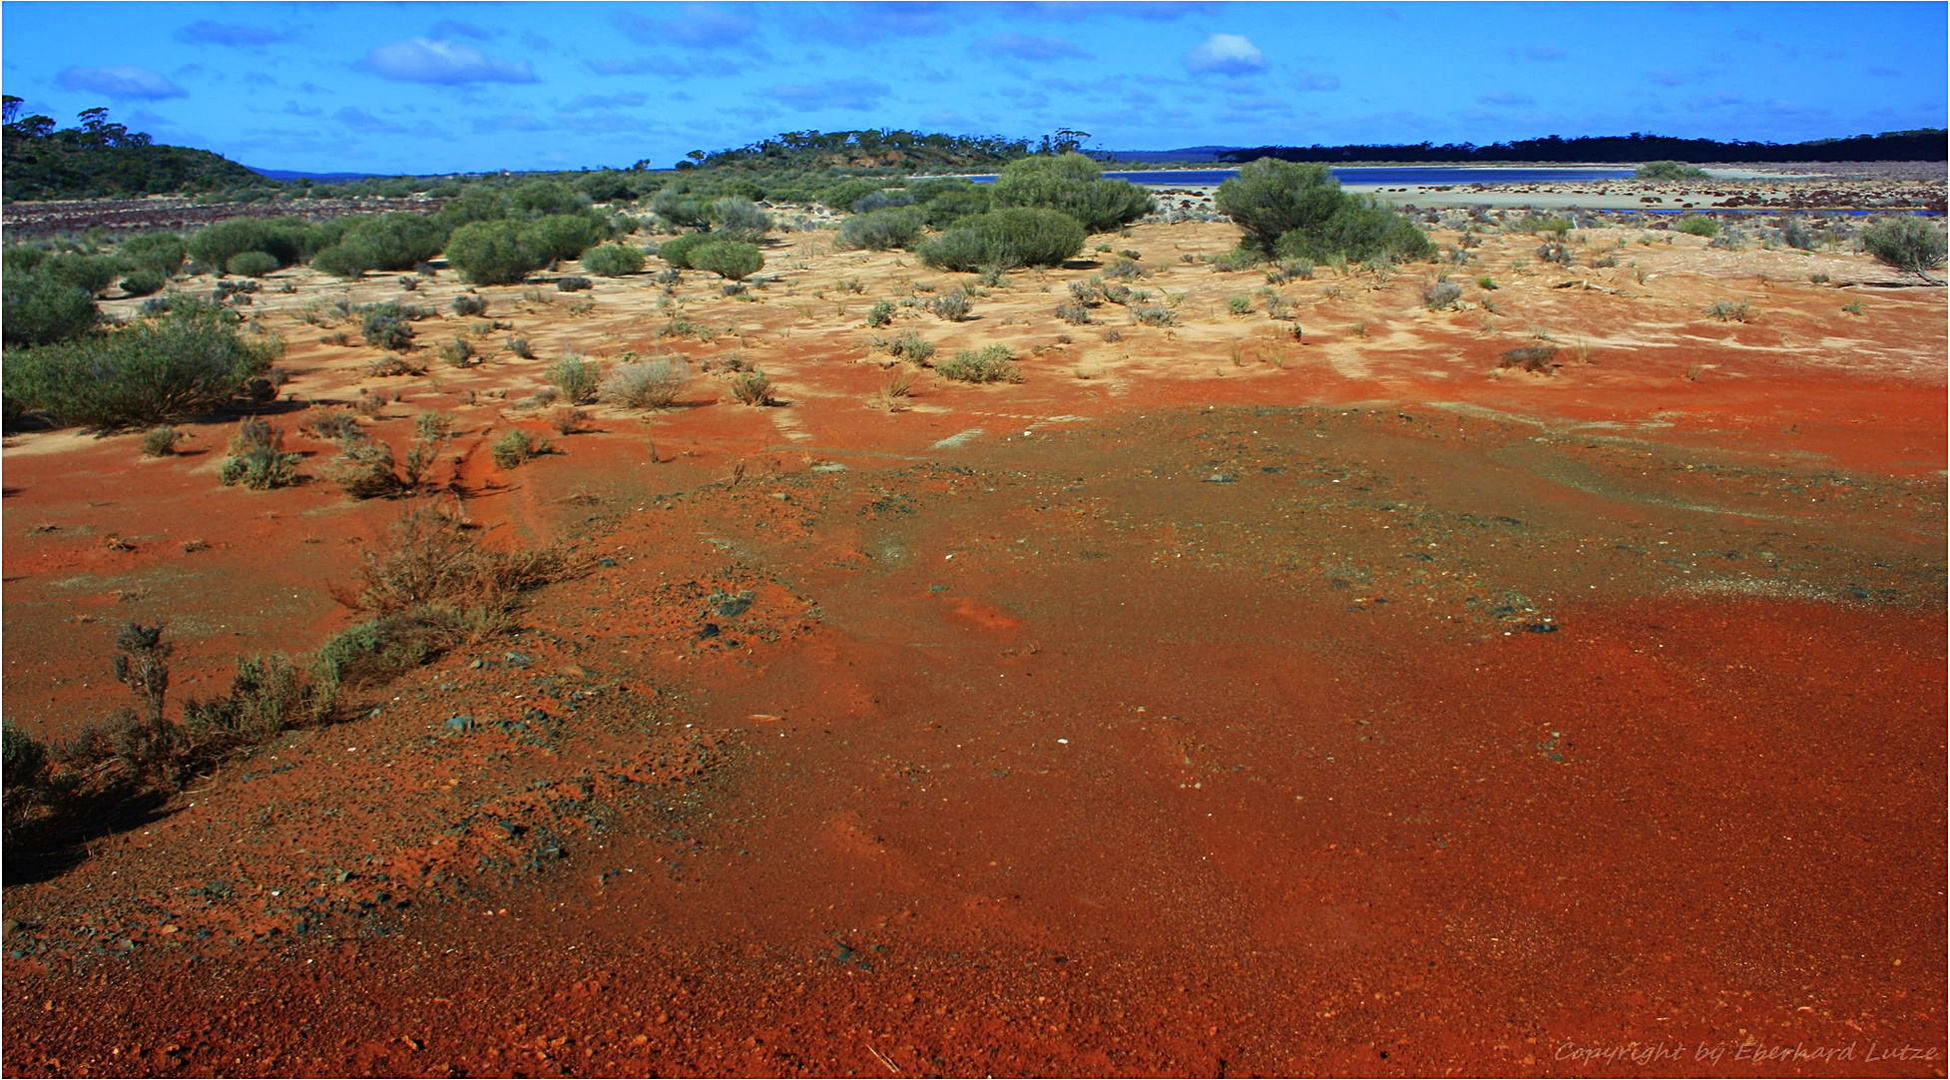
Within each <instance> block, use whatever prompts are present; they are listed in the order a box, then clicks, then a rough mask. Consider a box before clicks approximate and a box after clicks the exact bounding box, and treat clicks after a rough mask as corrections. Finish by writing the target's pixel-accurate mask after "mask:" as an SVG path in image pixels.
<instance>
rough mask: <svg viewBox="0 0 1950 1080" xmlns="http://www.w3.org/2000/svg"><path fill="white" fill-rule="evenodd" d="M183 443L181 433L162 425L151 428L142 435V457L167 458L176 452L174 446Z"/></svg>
mask: <svg viewBox="0 0 1950 1080" xmlns="http://www.w3.org/2000/svg"><path fill="white" fill-rule="evenodd" d="M182 441H183V433H182V432H180V431H178V430H176V429H175V428H173V427H170V426H169V425H168V424H164V425H162V426H161V427H152V428H150V429H149V430H148V431H145V432H143V433H142V456H143V457H168V456H169V455H171V454H174V453H175V452H176V444H177V443H179V442H182Z"/></svg>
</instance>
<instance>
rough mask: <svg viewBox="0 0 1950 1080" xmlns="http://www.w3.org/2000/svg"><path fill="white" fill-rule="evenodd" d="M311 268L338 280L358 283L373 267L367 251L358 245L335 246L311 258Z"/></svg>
mask: <svg viewBox="0 0 1950 1080" xmlns="http://www.w3.org/2000/svg"><path fill="white" fill-rule="evenodd" d="M311 267H312V269H314V270H317V271H319V272H320V273H325V274H330V275H332V276H333V277H336V278H344V279H346V280H348V281H357V280H358V279H359V278H360V277H362V276H363V275H364V274H365V272H366V271H367V270H370V269H372V265H371V264H370V263H369V262H367V253H366V251H365V250H364V249H363V248H361V247H359V246H358V245H356V244H334V245H332V246H331V247H328V248H326V249H324V250H323V251H320V252H318V253H317V254H315V255H313V256H312V257H311Z"/></svg>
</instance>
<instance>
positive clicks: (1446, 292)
mask: <svg viewBox="0 0 1950 1080" xmlns="http://www.w3.org/2000/svg"><path fill="white" fill-rule="evenodd" d="M1461 299H1462V286H1460V285H1458V284H1456V283H1455V282H1453V281H1431V282H1429V283H1427V284H1425V285H1423V286H1422V303H1424V304H1426V305H1427V306H1428V309H1429V310H1430V311H1442V310H1444V309H1453V308H1454V307H1455V306H1456V303H1457V301H1459V300H1461Z"/></svg>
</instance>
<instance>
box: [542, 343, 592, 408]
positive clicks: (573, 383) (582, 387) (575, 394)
mask: <svg viewBox="0 0 1950 1080" xmlns="http://www.w3.org/2000/svg"><path fill="white" fill-rule="evenodd" d="M602 380H603V372H602V369H601V368H600V367H598V366H597V365H595V364H593V363H591V362H590V361H588V360H584V359H583V358H582V357H580V356H577V355H576V354H574V353H570V354H569V355H567V356H565V357H563V358H562V359H560V360H557V361H556V362H555V363H553V364H550V365H549V366H548V381H549V383H550V384H552V385H553V386H554V387H555V389H556V390H558V391H560V392H561V394H562V396H563V397H564V398H566V399H568V401H569V403H570V404H572V405H583V404H587V403H588V402H591V401H594V400H596V391H597V389H598V388H599V387H600V386H601V385H602Z"/></svg>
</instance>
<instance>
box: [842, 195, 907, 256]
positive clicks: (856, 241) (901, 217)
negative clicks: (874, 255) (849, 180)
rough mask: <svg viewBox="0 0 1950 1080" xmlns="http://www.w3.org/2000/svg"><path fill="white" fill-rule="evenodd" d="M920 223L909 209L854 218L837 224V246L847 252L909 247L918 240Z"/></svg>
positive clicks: (895, 209)
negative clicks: (838, 231) (838, 227)
mask: <svg viewBox="0 0 1950 1080" xmlns="http://www.w3.org/2000/svg"><path fill="white" fill-rule="evenodd" d="M921 223H922V218H921V212H920V211H919V210H916V209H914V208H913V207H910V206H902V207H895V208H890V209H886V210H875V211H873V212H871V213H866V214H856V215H854V216H853V217H850V218H847V219H846V220H845V221H843V222H841V223H840V233H839V239H838V244H837V246H839V247H840V248H843V249H846V250H849V251H851V250H860V249H865V250H868V251H891V250H893V249H896V248H906V247H912V246H913V244H914V242H915V241H916V240H919V239H920V238H921Z"/></svg>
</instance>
